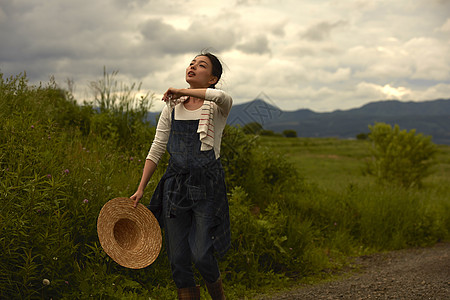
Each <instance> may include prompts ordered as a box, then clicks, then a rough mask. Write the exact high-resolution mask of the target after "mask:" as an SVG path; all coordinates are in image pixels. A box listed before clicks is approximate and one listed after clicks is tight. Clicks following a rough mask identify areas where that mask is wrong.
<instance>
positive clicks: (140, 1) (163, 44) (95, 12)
mask: <svg viewBox="0 0 450 300" xmlns="http://www.w3.org/2000/svg"><path fill="white" fill-rule="evenodd" d="M203 48H210V49H212V50H213V52H215V53H217V54H218V55H219V57H220V58H221V59H222V60H223V61H224V63H225V65H226V68H225V74H224V76H223V81H222V84H221V85H220V88H222V89H223V90H225V91H227V92H229V93H230V94H231V95H232V96H233V99H234V100H235V103H243V102H247V101H250V100H252V99H254V98H255V97H257V96H258V95H259V94H260V93H261V92H263V93H265V94H266V95H267V96H268V97H269V98H270V100H271V101H272V102H273V104H275V105H277V106H278V107H279V108H281V109H284V110H295V109H300V108H309V109H312V110H314V111H318V112H324V111H333V110H336V109H349V108H355V107H360V106H362V105H364V104H365V103H368V102H371V101H377V100H384V99H399V100H404V101H407V100H414V101H420V100H432V99H436V98H450V1H449V0H302V1H299V0H273V1H268V0H228V1H214V0H211V1H198V0H95V1H92V0H78V1H62V0H43V1H35V0H0V72H2V73H4V74H5V75H6V76H10V75H17V74H19V73H20V72H23V71H26V73H27V76H28V78H29V80H30V82H31V83H33V84H37V83H39V82H44V83H45V82H48V81H49V78H50V77H51V76H54V77H55V79H56V81H57V83H58V84H60V85H61V86H62V87H65V86H66V84H65V83H66V81H67V79H68V78H69V79H71V80H73V81H74V82H75V92H76V95H77V98H78V99H79V100H83V99H82V98H87V97H89V89H88V84H89V82H91V81H94V80H99V79H101V77H102V74H103V67H104V66H105V67H106V69H107V71H114V70H118V71H119V75H118V76H119V77H118V79H119V80H120V81H122V82H124V83H129V84H131V83H133V82H136V83H139V82H142V89H143V90H145V91H146V90H150V91H152V92H154V93H155V94H156V95H160V94H162V93H163V92H164V91H165V89H167V88H168V87H170V86H173V87H180V88H181V87H186V83H185V81H184V69H185V68H186V66H187V65H188V64H189V62H190V60H191V59H192V58H193V56H194V55H195V54H196V53H197V52H199V51H200V50H201V49H203ZM161 107H162V104H161V103H160V101H158V102H157V103H156V105H155V106H154V110H160V109H161Z"/></svg>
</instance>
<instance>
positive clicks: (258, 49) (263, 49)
mask: <svg viewBox="0 0 450 300" xmlns="http://www.w3.org/2000/svg"><path fill="white" fill-rule="evenodd" d="M236 48H237V49H239V50H241V51H242V52H244V53H247V54H267V53H270V49H269V41H268V39H267V37H266V36H264V35H258V36H255V37H252V38H251V39H250V40H248V41H246V42H244V43H242V44H239V45H237V46H236Z"/></svg>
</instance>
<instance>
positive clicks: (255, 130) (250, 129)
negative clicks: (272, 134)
mask: <svg viewBox="0 0 450 300" xmlns="http://www.w3.org/2000/svg"><path fill="white" fill-rule="evenodd" d="M242 130H243V131H244V132H245V133H246V134H259V133H260V132H261V131H262V130H263V127H262V125H261V124H259V123H258V122H251V123H248V124H245V125H244V127H242Z"/></svg>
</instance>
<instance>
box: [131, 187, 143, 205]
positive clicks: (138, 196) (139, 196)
mask: <svg viewBox="0 0 450 300" xmlns="http://www.w3.org/2000/svg"><path fill="white" fill-rule="evenodd" d="M143 196H144V192H142V191H139V190H137V191H136V193H134V194H133V195H132V196H131V197H130V199H131V200H133V207H137V205H138V203H139V201H140V200H141V199H142V197H143Z"/></svg>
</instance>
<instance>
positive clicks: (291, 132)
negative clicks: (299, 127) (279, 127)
mask: <svg viewBox="0 0 450 300" xmlns="http://www.w3.org/2000/svg"><path fill="white" fill-rule="evenodd" d="M283 136H285V137H288V138H294V137H297V131H295V130H293V129H286V130H283Z"/></svg>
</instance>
